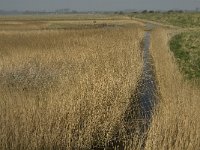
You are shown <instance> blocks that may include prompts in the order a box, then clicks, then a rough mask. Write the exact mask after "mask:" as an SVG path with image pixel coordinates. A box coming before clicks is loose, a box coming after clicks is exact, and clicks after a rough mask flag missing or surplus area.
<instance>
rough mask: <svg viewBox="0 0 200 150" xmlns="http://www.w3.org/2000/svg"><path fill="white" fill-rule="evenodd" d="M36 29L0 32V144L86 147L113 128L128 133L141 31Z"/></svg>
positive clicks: (138, 71)
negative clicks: (126, 119)
mask: <svg viewBox="0 0 200 150" xmlns="http://www.w3.org/2000/svg"><path fill="white" fill-rule="evenodd" d="M36 27H37V30H28V29H27V30H26V31H23V30H19V31H18V30H15V31H13V30H12V29H11V30H9V29H8V28H7V27H6V29H5V30H3V29H1V31H0V149H13V150H15V149H26V150H28V149H91V146H92V145H95V146H101V145H106V143H108V142H109V140H111V139H112V137H113V134H115V132H116V131H117V132H119V134H120V136H121V137H126V135H125V134H126V133H125V132H124V127H123V121H122V118H123V116H124V114H125V112H126V110H127V107H128V105H129V104H130V101H133V104H135V106H137V101H136V100H135V101H134V99H131V95H132V94H133V92H134V90H135V89H136V86H137V82H138V80H139V78H140V75H141V72H142V64H143V62H142V57H141V47H140V46H141V45H140V44H141V41H142V38H143V30H142V29H141V28H140V27H138V26H132V27H111V28H106V27H105V28H95V29H81V30H79V29H71V30H56V29H54V30H52V29H51V30H47V29H46V30H39V29H38V26H36ZM12 28H13V26H12ZM20 28H21V27H20ZM22 28H23V26H22ZM24 28H26V26H24ZM195 108H196V107H195ZM194 117H195V116H194ZM194 121H195V120H194Z"/></svg>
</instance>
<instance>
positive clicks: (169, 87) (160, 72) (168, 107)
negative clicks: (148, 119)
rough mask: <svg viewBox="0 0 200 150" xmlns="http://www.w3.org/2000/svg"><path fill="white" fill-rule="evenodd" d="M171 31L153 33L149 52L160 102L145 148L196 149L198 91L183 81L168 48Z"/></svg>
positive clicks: (199, 125) (199, 111)
mask: <svg viewBox="0 0 200 150" xmlns="http://www.w3.org/2000/svg"><path fill="white" fill-rule="evenodd" d="M169 33H170V31H169V30H166V29H162V28H158V29H156V30H155V31H153V32H152V39H151V53H152V56H153V60H154V63H155V73H156V78H157V83H158V89H159V92H160V99H159V102H158V106H157V108H156V111H155V114H154V116H153V121H152V124H151V126H150V130H149V133H148V137H147V142H146V147H145V149H148V150H149V149H160V150H169V149H171V150H184V149H188V150H196V149H199V147H200V117H199V114H200V109H199V108H200V91H199V89H198V88H197V87H195V86H193V85H191V84H190V83H189V82H187V81H185V80H184V78H183V75H182V74H181V73H180V71H179V68H178V67H177V66H178V65H177V63H176V60H175V58H174V56H173V53H172V52H171V51H170V49H169V44H168V42H169V38H170V34H169Z"/></svg>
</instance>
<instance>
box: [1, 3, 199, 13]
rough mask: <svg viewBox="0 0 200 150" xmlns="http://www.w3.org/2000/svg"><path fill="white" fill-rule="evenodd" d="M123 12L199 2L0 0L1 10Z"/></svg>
mask: <svg viewBox="0 0 200 150" xmlns="http://www.w3.org/2000/svg"><path fill="white" fill-rule="evenodd" d="M63 8H69V9H71V10H72V9H73V10H80V11H85V10H124V9H137V10H140V9H156V10H168V9H189V10H190V9H193V10H194V9H195V8H200V0H0V9H3V10H56V9H63Z"/></svg>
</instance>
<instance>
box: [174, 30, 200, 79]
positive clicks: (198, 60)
mask: <svg viewBox="0 0 200 150" xmlns="http://www.w3.org/2000/svg"><path fill="white" fill-rule="evenodd" d="M170 49H171V50H172V52H173V53H174V55H175V57H176V58H177V61H178V63H179V66H180V68H181V70H182V71H183V72H184V74H185V75H186V77H187V78H188V79H193V80H194V81H195V82H198V79H200V31H197V32H184V33H181V34H178V35H176V36H174V37H173V38H172V39H171V41H170Z"/></svg>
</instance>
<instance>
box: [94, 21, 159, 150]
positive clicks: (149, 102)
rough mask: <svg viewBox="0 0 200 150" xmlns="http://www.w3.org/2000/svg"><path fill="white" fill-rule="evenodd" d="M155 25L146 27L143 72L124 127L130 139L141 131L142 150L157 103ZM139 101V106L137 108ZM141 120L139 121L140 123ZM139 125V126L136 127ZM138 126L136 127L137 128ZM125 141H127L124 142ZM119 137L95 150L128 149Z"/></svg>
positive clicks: (127, 112) (126, 115) (126, 114)
mask: <svg viewBox="0 0 200 150" xmlns="http://www.w3.org/2000/svg"><path fill="white" fill-rule="evenodd" d="M153 27H154V26H153V25H151V24H148V25H146V27H145V31H146V33H145V36H144V40H143V43H142V44H143V49H142V56H143V64H144V65H143V72H142V76H141V79H140V81H139V83H138V86H137V89H136V93H135V94H133V97H132V98H133V100H132V102H131V103H130V107H128V109H127V111H126V113H125V117H124V119H123V120H124V127H125V129H126V133H127V135H128V136H127V137H126V138H128V139H131V138H133V137H132V136H133V135H134V134H136V133H135V132H136V131H137V132H138V131H139V132H138V133H137V134H139V136H138V138H140V136H141V138H142V146H141V149H143V148H144V147H145V141H146V140H145V139H146V137H147V135H146V131H147V129H148V128H149V125H150V123H151V118H152V114H153V109H154V106H155V102H156V81H155V76H154V67H153V61H152V57H151V54H150V50H149V49H150V42H151V30H152V29H153ZM135 101H137V103H138V106H136V103H135ZM138 120H139V121H138ZM136 124H137V125H136ZM135 125H136V126H135ZM124 140H125V141H124ZM124 140H123V139H121V138H120V137H118V133H116V135H115V136H114V137H113V140H112V141H111V142H110V143H108V145H107V146H102V147H95V148H93V149H94V150H124V149H126V148H125V147H126V144H125V143H126V140H127V139H124Z"/></svg>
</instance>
